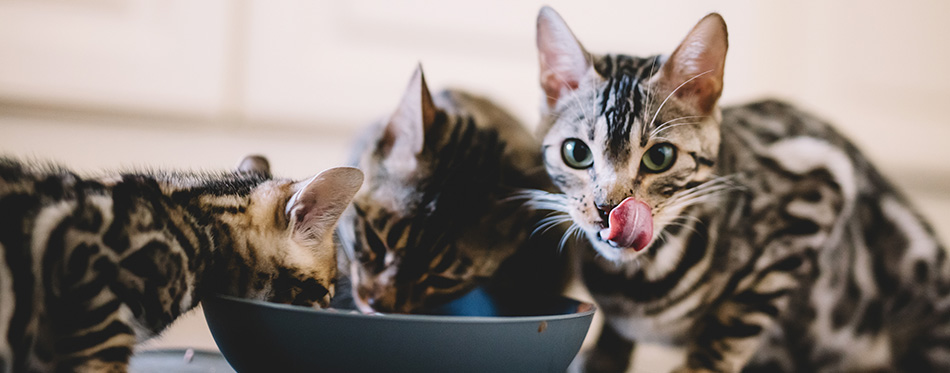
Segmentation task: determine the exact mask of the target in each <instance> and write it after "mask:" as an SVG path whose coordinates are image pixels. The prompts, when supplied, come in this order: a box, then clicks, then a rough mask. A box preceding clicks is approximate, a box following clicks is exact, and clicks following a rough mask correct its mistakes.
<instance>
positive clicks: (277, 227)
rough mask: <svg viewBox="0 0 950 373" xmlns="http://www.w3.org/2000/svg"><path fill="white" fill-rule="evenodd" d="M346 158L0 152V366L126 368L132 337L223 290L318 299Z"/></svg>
mask: <svg viewBox="0 0 950 373" xmlns="http://www.w3.org/2000/svg"><path fill="white" fill-rule="evenodd" d="M361 180H362V176H361V174H360V172H359V171H358V170H356V169H352V168H336V169H330V170H327V171H325V172H323V173H321V174H320V175H318V176H316V177H314V178H313V179H311V180H309V181H304V182H293V181H291V180H286V179H274V178H272V177H271V175H270V171H269V169H268V166H267V162H266V160H265V159H263V158H261V157H250V158H248V159H247V160H245V161H244V162H242V164H241V167H240V170H239V171H236V172H230V173H219V174H212V173H206V174H199V173H166V172H147V173H123V174H118V175H115V176H106V177H92V178H89V177H82V176H79V175H77V174H75V173H73V172H70V171H69V170H66V169H63V168H59V167H55V166H40V165H33V164H25V163H21V162H18V161H16V160H13V159H9V158H0V212H2V213H0V372H24V371H62V372H71V371H97V372H98V371H108V372H124V371H126V369H127V365H128V360H129V356H130V355H131V354H132V351H133V346H134V344H135V343H136V342H137V341H141V340H143V339H146V338H149V337H151V336H154V335H155V334H157V333H159V332H161V331H162V330H163V329H164V328H165V327H167V326H168V325H169V324H170V323H171V322H172V321H174V320H175V319H176V318H177V317H178V316H180V315H181V314H182V313H184V312H187V311H188V310H190V309H192V308H194V307H195V306H196V305H197V304H198V302H199V301H200V300H201V299H202V297H204V296H206V295H209V294H214V293H223V294H228V295H234V296H241V297H247V298H254V299H261V300H268V301H274V302H282V303H292V304H298V305H306V306H311V305H324V306H325V305H327V304H328V303H329V299H330V297H331V296H332V295H333V291H334V278H335V275H336V248H335V245H334V243H333V239H332V229H333V227H334V225H335V223H336V220H337V218H338V217H339V215H340V213H342V211H343V209H344V207H345V206H346V204H347V203H348V202H349V200H350V198H351V197H352V195H353V193H355V192H356V189H357V188H359V185H360V182H361Z"/></svg>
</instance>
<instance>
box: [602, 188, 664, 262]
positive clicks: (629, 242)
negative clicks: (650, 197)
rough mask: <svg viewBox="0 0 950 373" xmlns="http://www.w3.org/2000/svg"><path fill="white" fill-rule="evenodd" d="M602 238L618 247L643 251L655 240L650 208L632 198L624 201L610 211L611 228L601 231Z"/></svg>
mask: <svg viewBox="0 0 950 373" xmlns="http://www.w3.org/2000/svg"><path fill="white" fill-rule="evenodd" d="M600 238H603V239H605V240H607V241H610V242H612V243H613V244H614V245H616V246H617V247H622V248H633V249H634V250H636V251H640V250H643V249H644V248H646V246H647V244H649V243H650V240H651V239H653V216H651V215H650V206H647V204H646V203H643V202H640V201H637V200H635V199H633V198H632V197H629V198H627V199H625V200H623V202H620V205H618V206H617V207H615V208H614V209H613V210H612V211H610V226H609V227H608V228H607V229H604V230H601V231H600Z"/></svg>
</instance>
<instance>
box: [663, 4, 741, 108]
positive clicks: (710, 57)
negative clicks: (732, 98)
mask: <svg viewBox="0 0 950 373" xmlns="http://www.w3.org/2000/svg"><path fill="white" fill-rule="evenodd" d="M728 48H729V41H728V32H727V31H726V22H725V21H724V20H723V19H722V16H720V15H719V14H716V13H711V14H709V15H707V16H706V17H703V19H702V20H700V21H699V23H697V24H696V26H694V27H693V30H692V31H690V32H689V35H686V39H684V40H683V42H682V43H680V45H679V46H678V47H676V50H675V51H673V54H671V55H670V57H669V59H667V61H666V63H665V64H663V68H662V69H661V70H660V73H659V74H658V76H657V80H658V81H659V82H660V84H661V86H660V89H661V90H663V91H665V92H667V94H672V95H673V96H675V97H676V98H678V99H679V100H681V101H683V102H686V103H688V104H690V105H692V106H693V107H695V108H696V109H698V110H699V111H700V112H702V113H703V114H708V113H710V112H711V111H712V110H713V108H714V107H715V106H716V101H718V100H719V96H720V95H721V94H722V74H723V69H724V67H725V64H726V50H727V49H728Z"/></svg>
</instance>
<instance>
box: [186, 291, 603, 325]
mask: <svg viewBox="0 0 950 373" xmlns="http://www.w3.org/2000/svg"><path fill="white" fill-rule="evenodd" d="M211 298H219V299H223V300H225V301H230V302H238V303H244V304H247V305H253V306H263V307H267V308H272V309H277V310H284V311H291V312H300V313H317V314H322V315H326V316H329V317H339V318H352V319H367V320H380V321H382V320H389V321H400V322H417V323H429V322H434V323H471V324H499V323H521V322H541V321H548V322H550V321H558V320H569V319H575V318H583V317H591V316H592V315H593V314H594V312H595V311H596V310H597V307H596V306H595V305H594V304H592V303H590V302H584V301H580V300H576V299H574V298H570V297H566V296H565V297H563V298H564V299H569V300H572V301H575V302H577V303H578V306H577V308H578V310H577V311H576V312H572V313H558V314H552V315H532V316H453V315H421V314H399V313H381V314H376V315H370V314H364V313H352V312H349V310H340V311H330V310H327V309H322V308H310V307H305V306H297V305H292V304H283V303H273V302H267V301H263V300H257V299H247V298H241V297H235V296H232V295H225V294H212V295H209V296H207V297H205V298H204V299H202V302H201V303H202V306H204V301H205V300H206V299H211ZM203 308H204V307H203Z"/></svg>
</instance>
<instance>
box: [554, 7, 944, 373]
mask: <svg viewBox="0 0 950 373" xmlns="http://www.w3.org/2000/svg"><path fill="white" fill-rule="evenodd" d="M537 43H538V48H539V54H540V58H539V59H540V66H541V69H540V73H541V74H540V77H541V85H542V87H543V89H544V92H545V93H546V96H547V100H546V103H545V104H544V105H543V119H542V123H541V131H542V132H543V133H544V140H543V149H544V150H543V153H544V163H545V165H546V167H547V170H548V173H549V174H550V176H551V177H552V179H553V181H554V183H555V184H556V185H557V187H558V188H559V189H560V191H561V194H538V195H537V196H536V199H537V201H538V204H541V205H544V206H547V207H552V208H558V209H560V210H561V212H563V213H564V214H567V215H569V216H570V217H571V219H572V222H573V224H574V225H575V226H576V227H578V228H579V229H581V230H583V232H584V234H585V235H586V237H587V239H588V241H589V242H590V245H592V246H593V250H587V251H586V253H585V255H584V258H583V261H582V264H581V266H582V277H583V281H584V283H585V284H586V286H587V288H588V289H589V290H590V292H591V294H592V295H593V297H594V299H595V300H596V302H597V303H598V304H599V305H600V309H601V310H603V312H604V315H605V319H606V323H605V325H604V328H603V331H602V333H601V335H600V337H599V340H598V341H597V343H596V346H595V347H594V348H593V349H592V350H591V351H590V352H589V353H587V354H586V355H585V357H584V359H583V360H584V362H583V363H582V364H583V366H584V368H586V370H588V371H613V372H619V371H623V370H625V369H626V368H627V366H628V363H629V359H630V355H631V353H632V351H633V349H634V341H651V342H660V343H669V344H675V345H680V346H684V347H685V349H686V357H685V361H683V362H682V364H681V365H680V366H679V368H677V371H681V372H683V371H688V372H697V371H716V372H738V371H756V370H758V371H766V372H776V371H798V372H840V371H893V370H897V371H906V372H927V371H944V372H945V371H950V353H948V352H950V351H948V348H950V323H948V321H950V303H948V301H950V298H948V296H947V295H948V292H950V282H948V279H950V277H948V275H950V272H948V271H950V268H948V265H950V264H948V262H947V260H946V253H945V251H944V248H943V246H942V245H941V244H940V243H939V242H938V240H937V239H936V238H935V236H934V234H933V231H932V230H931V228H930V226H928V224H927V223H926V222H924V220H923V219H922V218H921V217H920V216H919V215H918V214H917V213H916V212H915V211H914V209H913V208H911V207H910V205H909V204H908V202H907V200H906V199H905V198H904V197H903V196H901V194H899V193H898V192H897V191H895V189H894V188H893V187H892V186H891V184H890V183H889V182H888V181H886V180H885V179H884V178H883V177H882V176H881V174H880V173H879V172H878V171H876V170H875V168H874V167H873V166H872V165H871V164H869V163H868V160H867V159H866V158H865V157H864V156H862V155H861V153H860V152H859V151H858V150H857V149H856V147H855V146H854V145H853V144H851V143H850V142H849V141H848V140H847V139H845V138H844V137H842V136H841V135H840V134H839V133H837V132H836V131H835V130H833V129H832V128H831V127H829V126H828V125H827V124H825V123H824V122H822V121H821V120H819V119H816V118H815V117H813V116H811V115H809V114H806V113H804V112H802V111H799V110H798V109H796V108H794V107H792V106H789V105H787V104H784V103H781V102H776V101H763V102H757V103H753V104H748V105H743V106H736V107H730V108H725V109H720V108H719V106H718V104H717V102H718V99H719V97H720V94H721V92H722V83H723V80H722V77H723V66H724V63H725V56H726V49H727V33H726V25H725V22H724V21H723V19H722V18H721V17H720V16H719V15H718V14H710V15H708V16H706V17H705V18H703V19H702V20H701V21H699V23H698V24H697V25H696V26H695V27H694V28H693V29H692V31H691V32H690V33H689V34H688V35H687V36H686V38H685V40H684V41H683V42H682V43H681V44H680V45H679V46H678V47H677V48H676V49H675V50H674V51H673V53H672V54H670V55H669V56H651V57H646V58H641V57H634V56H628V55H620V54H617V55H609V54H608V55H595V54H590V53H588V52H587V51H586V50H585V49H584V48H583V46H581V44H580V43H579V42H578V41H577V40H576V39H575V37H574V35H573V34H572V33H571V31H570V29H569V28H568V27H567V25H566V24H565V23H564V21H563V20H562V19H561V17H560V16H559V15H558V14H557V13H556V12H555V11H553V10H552V9H550V8H543V9H542V10H541V12H540V15H539V17H538V34H537Z"/></svg>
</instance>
